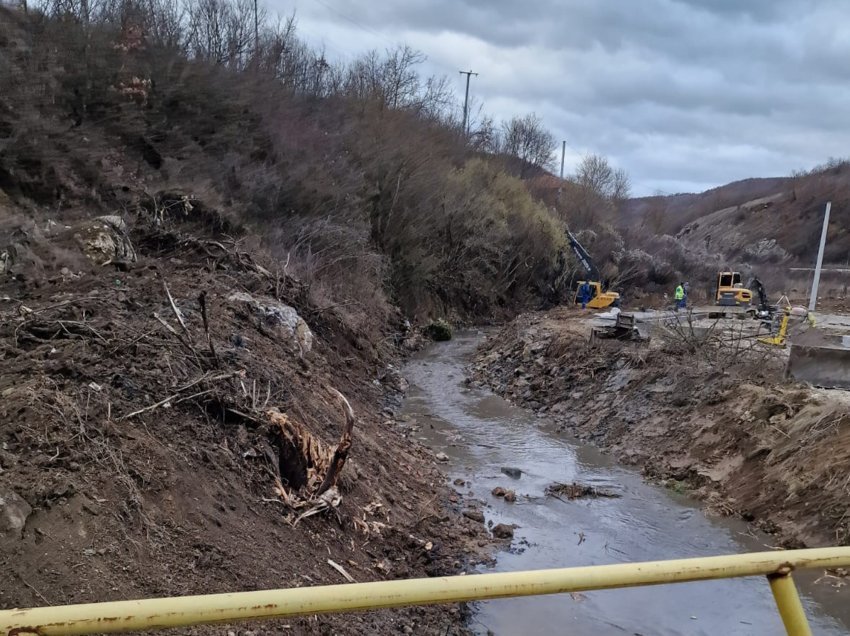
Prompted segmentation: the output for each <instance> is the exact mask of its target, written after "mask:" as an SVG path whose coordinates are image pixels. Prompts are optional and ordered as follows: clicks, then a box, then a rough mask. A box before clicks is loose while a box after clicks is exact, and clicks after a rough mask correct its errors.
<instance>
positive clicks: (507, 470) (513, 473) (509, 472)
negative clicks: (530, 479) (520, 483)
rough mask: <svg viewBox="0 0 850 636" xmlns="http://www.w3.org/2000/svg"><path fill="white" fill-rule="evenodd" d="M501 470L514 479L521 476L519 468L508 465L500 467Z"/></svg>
mask: <svg viewBox="0 0 850 636" xmlns="http://www.w3.org/2000/svg"><path fill="white" fill-rule="evenodd" d="M502 472H503V473H504V474H505V475H507V476H508V477H513V478H514V479H519V478H520V477H522V470H520V469H519V468H510V467H505V466H503V467H502Z"/></svg>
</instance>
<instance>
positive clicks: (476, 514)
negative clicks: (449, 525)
mask: <svg viewBox="0 0 850 636" xmlns="http://www.w3.org/2000/svg"><path fill="white" fill-rule="evenodd" d="M463 516H464V517H466V518H467V519H472V520H473V521H477V522H478V523H484V513H483V512H481V511H480V510H464V511H463Z"/></svg>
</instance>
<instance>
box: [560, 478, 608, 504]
mask: <svg viewBox="0 0 850 636" xmlns="http://www.w3.org/2000/svg"><path fill="white" fill-rule="evenodd" d="M545 492H546V494H547V495H548V496H549V497H555V499H561V500H564V499H567V500H569V501H573V500H575V499H599V498H605V499H616V498H618V497H620V495H619V494H617V493H616V492H614V491H613V490H608V489H607V488H597V487H595V486H590V485H588V484H579V483H577V482H572V483H570V484H562V483H559V482H556V483H554V484H550V485H549V486H546V491H545Z"/></svg>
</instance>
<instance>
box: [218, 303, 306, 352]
mask: <svg viewBox="0 0 850 636" xmlns="http://www.w3.org/2000/svg"><path fill="white" fill-rule="evenodd" d="M227 300H229V301H230V302H235V303H244V304H246V305H248V306H249V307H250V308H251V310H252V311H253V312H254V313H255V314H256V315H257V316H258V317H259V318H260V319H261V320H262V321H263V322H264V324H265V325H266V326H267V327H271V328H273V329H275V330H277V331H278V332H279V333H280V334H281V335H282V336H283V339H284V340H285V341H287V342H290V343H294V344H295V345H296V346H297V347H298V349H299V351H300V355H301V356H302V357H303V356H304V354H306V353H310V350H311V349H312V348H313V332H312V331H310V327H308V326H307V323H306V322H305V321H304V319H303V318H301V316H299V315H298V312H297V311H295V309H294V308H292V307H290V306H289V305H285V304H284V303H282V302H279V301H277V300H275V299H273V298H268V297H259V298H254V297H253V296H251V294H247V293H245V292H233V293H232V294H230V296H228V297H227Z"/></svg>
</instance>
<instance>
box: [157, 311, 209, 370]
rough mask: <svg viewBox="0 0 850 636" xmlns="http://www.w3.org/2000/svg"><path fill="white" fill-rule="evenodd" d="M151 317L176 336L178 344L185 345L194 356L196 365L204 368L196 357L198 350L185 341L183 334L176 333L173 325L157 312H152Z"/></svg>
mask: <svg viewBox="0 0 850 636" xmlns="http://www.w3.org/2000/svg"><path fill="white" fill-rule="evenodd" d="M153 317H154V318H156V319H157V320H158V321H159V323H160V324H161V325H162V326H163V327H165V328H166V329H168V331H169V332H170V333H171V334H172V335H173V336H174V337H175V338H177V340H179V341H180V344H182V345H183V346H184V347H186V348H187V349H188V350H189V351H190V352H191V353H192V355H193V356H194V358H195V362H197V363H198V366H199V367H200V368H201V369H203V368H204V365H203V364H201V359H200V358H199V357H198V352H197V351H195V347H193V346H192V345H191V344H190V343H189V342H187V341H186V339H185V338H184V337H183V336H181V335H180V334H179V333H177V330H176V329H175V328H174V327H172V326H171V325H169V324H168V323H167V322H165V320H163V318H162V317H161V316H160V315H159V314H157V313H156V312H154V314H153Z"/></svg>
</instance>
